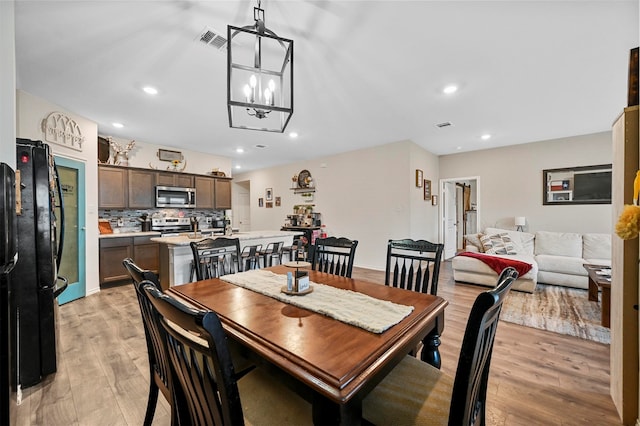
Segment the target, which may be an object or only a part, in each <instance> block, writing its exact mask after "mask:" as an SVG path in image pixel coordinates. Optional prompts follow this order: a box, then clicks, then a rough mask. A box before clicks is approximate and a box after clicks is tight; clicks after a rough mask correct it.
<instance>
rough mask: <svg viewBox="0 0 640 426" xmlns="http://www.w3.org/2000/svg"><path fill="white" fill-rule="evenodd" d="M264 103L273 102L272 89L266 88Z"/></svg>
mask: <svg viewBox="0 0 640 426" xmlns="http://www.w3.org/2000/svg"><path fill="white" fill-rule="evenodd" d="M264 103H265V104H266V105H269V104H270V103H271V90H269V89H264Z"/></svg>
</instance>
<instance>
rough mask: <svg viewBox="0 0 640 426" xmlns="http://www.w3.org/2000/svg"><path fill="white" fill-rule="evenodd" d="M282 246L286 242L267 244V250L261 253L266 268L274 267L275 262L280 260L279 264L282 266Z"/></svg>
mask: <svg viewBox="0 0 640 426" xmlns="http://www.w3.org/2000/svg"><path fill="white" fill-rule="evenodd" d="M282 246H284V241H277V242H275V243H269V244H267V248H266V249H265V250H264V251H262V250H261V251H260V253H259V254H260V256H262V264H263V265H264V266H265V268H266V267H267V266H272V265H273V261H274V260H276V259H277V260H278V264H282V248H283V247H282Z"/></svg>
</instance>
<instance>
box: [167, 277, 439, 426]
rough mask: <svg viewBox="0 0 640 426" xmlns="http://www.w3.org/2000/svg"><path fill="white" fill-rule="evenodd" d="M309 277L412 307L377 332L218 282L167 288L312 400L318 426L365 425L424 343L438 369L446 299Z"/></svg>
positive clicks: (427, 356)
mask: <svg viewBox="0 0 640 426" xmlns="http://www.w3.org/2000/svg"><path fill="white" fill-rule="evenodd" d="M266 269H268V270H271V271H273V272H274V273H276V274H283V275H284V274H286V273H287V272H289V271H291V269H290V268H287V267H285V266H282V265H279V266H274V267H270V268H266ZM308 272H309V278H310V280H311V281H312V282H313V283H321V284H325V285H329V286H333V287H336V288H341V289H347V290H352V291H355V292H359V293H363V294H366V295H369V296H371V297H374V298H376V299H381V300H388V301H391V302H394V303H397V304H402V305H409V306H413V307H414V309H413V311H412V312H411V313H410V314H409V315H408V316H407V317H405V318H404V319H403V320H402V321H400V322H399V323H397V324H396V325H394V326H392V327H391V328H389V329H387V330H386V331H384V332H382V333H379V334H377V333H373V332H370V331H366V330H364V329H363V328H360V327H357V326H353V325H349V324H346V323H344V322H341V321H338V320H336V319H333V318H330V317H328V316H325V315H323V314H320V313H315V312H312V311H310V310H307V309H302V308H298V307H296V306H293V305H291V304H289V303H286V302H283V301H279V300H276V299H274V298H272V297H269V296H266V295H263V294H260V293H257V292H254V291H252V290H249V289H247V288H244V287H240V286H237V285H234V284H231V283H228V282H226V281H223V280H221V279H218V278H214V279H208V280H203V281H197V282H194V283H189V284H184V285H180V286H175V287H171V288H170V289H169V290H167V291H168V292H169V293H171V294H173V295H174V296H178V297H181V298H184V299H186V300H187V301H189V302H190V303H192V304H194V305H196V306H200V307H202V308H204V309H210V310H212V311H215V312H216V313H217V314H218V316H219V317H220V320H221V322H222V325H223V327H224V329H225V331H226V333H227V335H228V337H229V338H231V339H233V340H235V341H236V342H238V343H240V344H241V345H242V346H243V347H244V348H246V349H248V351H247V352H248V353H249V354H250V355H251V358H252V359H253V360H254V361H256V362H258V363H259V364H260V365H263V366H264V367H265V368H269V369H270V370H272V371H274V372H275V374H277V375H278V376H280V377H281V378H282V380H283V381H284V382H285V383H287V384H288V385H290V386H291V387H292V388H293V389H294V390H296V391H297V392H298V393H299V394H300V395H301V396H303V397H304V398H305V399H307V400H309V402H311V404H312V413H313V422H314V424H323V425H324V424H360V423H361V419H362V400H363V398H364V397H365V396H366V395H367V394H368V393H369V392H370V391H371V390H372V389H373V388H374V387H375V386H376V385H377V384H378V383H379V382H380V381H381V380H382V379H383V378H384V377H385V376H386V375H387V374H388V373H389V372H390V371H391V370H392V369H393V367H395V366H396V365H397V364H398V363H399V362H400V361H401V360H402V358H403V357H404V356H406V355H407V354H408V353H409V352H410V351H411V350H412V349H414V348H415V347H416V346H417V345H418V344H419V343H420V342H423V343H424V348H423V350H422V359H423V360H425V361H426V362H429V363H431V364H432V365H435V366H436V367H438V368H439V367H440V354H439V351H438V346H439V345H440V335H441V333H442V331H443V329H444V310H445V307H446V306H447V304H448V303H447V301H445V300H444V299H442V298H441V297H437V296H432V295H429V294H423V293H417V292H413V291H408V290H403V289H399V288H394V287H388V286H385V285H382V284H377V283H371V282H367V281H364V280H359V279H352V278H346V277H341V276H337V275H331V274H326V273H322V272H317V271H313V270H309V271H308ZM294 297H305V296H294Z"/></svg>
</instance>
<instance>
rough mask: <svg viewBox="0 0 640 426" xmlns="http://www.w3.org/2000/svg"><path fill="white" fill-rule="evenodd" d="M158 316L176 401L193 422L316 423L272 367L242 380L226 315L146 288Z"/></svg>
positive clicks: (306, 404)
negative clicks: (222, 316)
mask: <svg viewBox="0 0 640 426" xmlns="http://www.w3.org/2000/svg"><path fill="white" fill-rule="evenodd" d="M143 288H144V293H145V296H146V298H147V300H148V301H149V302H150V305H151V306H152V308H153V309H152V317H153V320H154V321H155V322H156V324H158V328H160V329H161V330H162V337H163V339H164V342H165V346H166V348H167V352H168V354H169V359H170V363H171V377H172V380H174V383H176V385H175V386H174V387H173V397H174V398H175V401H176V405H178V406H179V407H181V408H182V407H185V409H186V410H183V411H187V412H188V415H189V421H187V422H186V423H184V424H189V425H207V426H208V425H243V424H244V423H245V421H246V422H247V423H248V424H265V425H267V424H268V425H277V424H296V425H305V424H311V421H312V413H311V404H310V403H308V402H307V401H305V400H304V399H303V398H302V397H301V396H299V395H297V394H296V393H294V392H292V391H291V390H290V389H289V388H287V387H286V386H285V385H284V384H283V383H282V382H281V381H280V380H277V379H275V378H274V377H272V376H271V375H270V373H269V372H268V371H267V370H266V369H261V368H256V369H254V370H252V371H251V372H250V373H248V374H246V375H244V376H243V377H242V378H240V379H239V378H238V377H237V375H236V374H235V368H234V365H233V362H232V355H231V352H230V351H229V347H228V340H229V339H227V336H226V335H225V331H224V329H223V327H222V324H221V322H220V318H219V317H218V315H217V314H216V313H215V312H213V311H206V310H197V309H194V308H192V307H189V306H187V305H185V304H183V303H182V302H181V301H179V300H178V299H175V298H173V297H171V296H170V295H168V294H163V293H162V292H160V291H159V290H158V289H157V288H156V287H155V286H154V285H153V284H152V283H147V284H145V285H144V286H143Z"/></svg>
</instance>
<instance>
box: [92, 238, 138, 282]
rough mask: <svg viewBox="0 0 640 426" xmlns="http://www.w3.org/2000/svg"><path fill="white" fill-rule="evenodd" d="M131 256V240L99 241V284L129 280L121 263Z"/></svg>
mask: <svg viewBox="0 0 640 426" xmlns="http://www.w3.org/2000/svg"><path fill="white" fill-rule="evenodd" d="M132 256H133V238H131V237H114V238H102V239H100V271H99V274H100V284H109V283H112V282H116V281H123V280H126V279H128V278H129V274H128V273H127V270H126V269H125V268H124V266H123V265H122V261H123V260H124V259H126V258H127V257H132Z"/></svg>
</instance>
